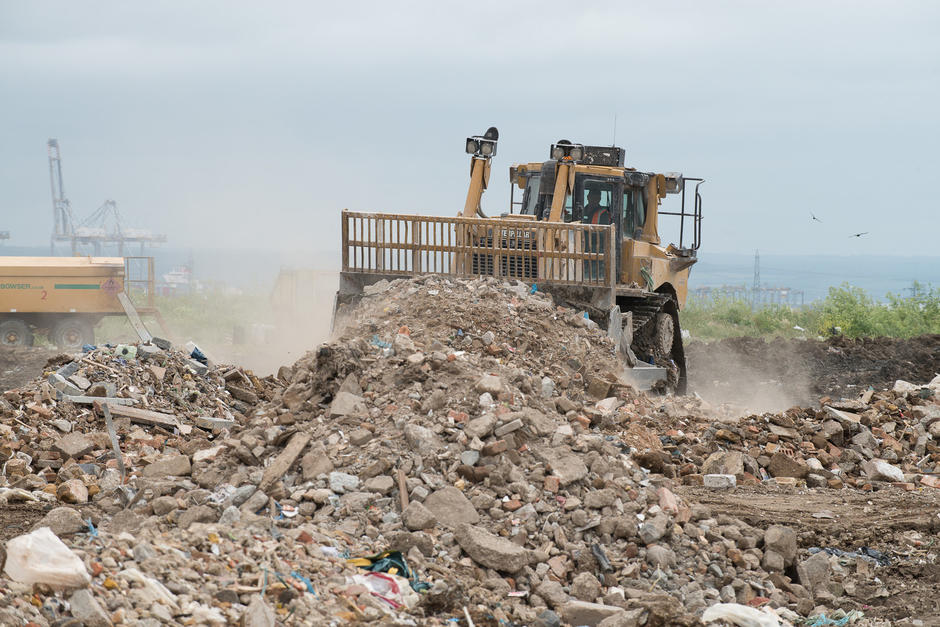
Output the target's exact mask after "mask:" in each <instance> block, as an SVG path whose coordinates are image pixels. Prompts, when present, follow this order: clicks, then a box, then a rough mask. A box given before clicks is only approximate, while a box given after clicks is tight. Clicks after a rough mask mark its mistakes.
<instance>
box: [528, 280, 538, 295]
mask: <svg viewBox="0 0 940 627" xmlns="http://www.w3.org/2000/svg"><path fill="white" fill-rule="evenodd" d="M537 291H539V286H538V285H536V284H535V283H533V284H532V287H530V288H529V294H535V293H536V292H537Z"/></svg>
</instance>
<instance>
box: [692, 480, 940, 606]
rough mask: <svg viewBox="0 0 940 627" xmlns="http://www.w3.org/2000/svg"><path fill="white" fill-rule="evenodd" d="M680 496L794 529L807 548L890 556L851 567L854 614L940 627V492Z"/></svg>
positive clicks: (757, 491) (756, 491) (759, 490)
mask: <svg viewBox="0 0 940 627" xmlns="http://www.w3.org/2000/svg"><path fill="white" fill-rule="evenodd" d="M676 493H677V494H678V495H680V496H682V497H684V498H687V499H688V500H689V501H691V502H697V503H702V504H704V505H707V506H708V507H710V508H711V510H712V512H713V514H714V515H716V516H720V515H722V514H725V515H728V516H732V517H735V518H740V519H742V520H744V521H745V522H747V523H748V524H750V525H752V526H754V527H758V528H761V529H766V528H767V527H769V526H770V525H775V524H781V525H788V526H791V527H796V528H798V529H799V536H798V538H799V539H798V541H799V547H800V549H801V550H805V549H809V548H812V547H820V548H837V549H841V550H843V551H855V550H857V549H858V548H859V547H863V546H864V547H869V548H872V549H875V550H877V551H880V552H882V553H885V554H887V555H888V556H889V557H891V564H890V565H887V566H881V567H877V568H874V569H873V570H872V571H871V572H870V573H862V572H856V571H855V566H854V565H852V566H849V567H848V568H847V569H846V570H847V571H848V575H847V576H846V579H854V581H855V584H856V591H855V594H854V595H850V598H852V600H853V601H854V602H855V603H857V606H858V607H857V608H856V609H860V610H862V611H863V612H864V613H865V616H866V617H869V618H884V619H888V620H892V621H894V620H899V619H902V618H906V617H909V616H912V615H913V616H917V617H919V618H920V619H921V620H923V621H924V624H926V625H940V597H938V596H937V595H936V592H937V590H940V564H937V563H931V562H929V561H928V560H927V559H926V555H927V554H928V553H927V549H928V548H929V547H931V546H932V545H933V544H934V543H936V542H937V538H938V535H937V534H938V532H940V490H932V489H922V490H919V491H913V492H906V491H903V490H901V489H899V488H894V487H888V488H886V489H883V490H879V491H876V492H860V491H856V490H808V489H806V488H786V487H765V486H756V487H746V486H740V487H738V488H736V489H735V490H734V491H733V492H726V493H722V492H715V491H712V490H707V489H705V488H693V487H680V488H678V489H677V492H676ZM876 578H877V579H876ZM879 581H880V584H879ZM843 609H846V610H848V609H849V608H848V607H846V606H843Z"/></svg>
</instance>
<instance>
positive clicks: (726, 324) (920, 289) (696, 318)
mask: <svg viewBox="0 0 940 627" xmlns="http://www.w3.org/2000/svg"><path fill="white" fill-rule="evenodd" d="M911 291H912V294H911V296H906V297H903V296H898V295H896V294H888V295H887V297H886V302H877V301H876V300H875V299H873V298H872V297H871V296H870V295H869V294H868V293H867V292H865V290H863V289H861V288H859V287H854V286H852V285H849V284H848V283H844V284H842V285H840V286H839V287H832V288H829V294H828V295H827V296H826V298H825V299H823V300H821V301H817V302H814V303H811V304H810V305H807V306H805V307H797V308H791V307H788V306H786V305H764V306H762V307H759V308H756V309H752V308H751V306H750V305H749V304H748V303H746V302H743V301H732V300H721V299H718V300H714V301H706V302H701V301H690V302H688V303H687V305H686V307H685V308H684V309H683V311H682V314H681V315H680V319H681V321H682V328H684V329H687V330H688V331H689V332H690V333H691V334H692V337H693V338H696V339H699V340H704V341H710V340H718V339H723V338H726V337H738V336H754V337H758V336H767V337H815V336H817V335H821V336H828V335H830V334H832V333H837V332H839V331H836V330H835V329H836V328H838V329H841V334H843V335H845V336H847V337H852V338H857V337H874V336H890V337H913V336H916V335H923V334H925V333H940V289H937V288H930V287H925V286H922V285H919V284H917V283H915V284H914V286H913V288H912V290H911ZM796 327H799V328H796Z"/></svg>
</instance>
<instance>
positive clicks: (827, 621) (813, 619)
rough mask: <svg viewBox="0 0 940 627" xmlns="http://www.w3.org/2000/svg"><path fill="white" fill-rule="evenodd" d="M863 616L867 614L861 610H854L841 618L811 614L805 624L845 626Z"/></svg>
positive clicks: (811, 626) (810, 626)
mask: <svg viewBox="0 0 940 627" xmlns="http://www.w3.org/2000/svg"><path fill="white" fill-rule="evenodd" d="M840 613H841V612H840ZM863 616H865V614H863V613H862V612H861V611H859V610H852V611H851V612H849V613H848V614H846V615H845V616H842V617H839V618H834V617H833V618H829V617H828V616H826V615H825V614H820V615H819V616H810V617H809V618H807V619H806V621H805V624H806V625H807V626H808V627H845V626H846V625H851V624H852V623H854V622H855V621H857V620H858V619H860V618H862V617H863Z"/></svg>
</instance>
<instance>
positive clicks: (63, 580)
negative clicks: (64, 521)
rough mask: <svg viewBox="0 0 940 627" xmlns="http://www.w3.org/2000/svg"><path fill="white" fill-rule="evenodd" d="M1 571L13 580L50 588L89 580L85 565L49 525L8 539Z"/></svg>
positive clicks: (70, 586)
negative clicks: (4, 562) (4, 561)
mask: <svg viewBox="0 0 940 627" xmlns="http://www.w3.org/2000/svg"><path fill="white" fill-rule="evenodd" d="M3 570H4V572H5V573H6V574H7V575H9V576H10V578H11V579H13V580H14V581H18V582H20V583H25V584H28V585H32V584H36V583H41V584H45V585H47V586H51V587H52V588H60V589H61V588H81V587H84V586H87V585H88V584H89V583H90V582H91V577H90V576H89V575H88V571H87V570H85V564H83V563H82V560H80V559H79V558H78V556H77V555H75V553H73V552H72V549H70V548H69V547H67V546H66V545H65V543H64V542H62V540H59V537H58V536H57V535H56V534H54V533H52V530H51V529H49V527H40V528H39V529H37V530H36V531H33V532H32V533H27V534H26V535H22V536H17V537H16V538H13V539H12V540H10V541H9V542H7V561H6V564H5V565H4V567H3Z"/></svg>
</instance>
